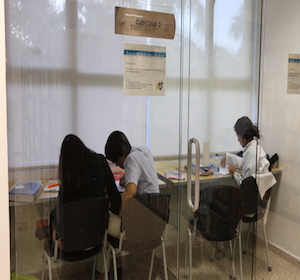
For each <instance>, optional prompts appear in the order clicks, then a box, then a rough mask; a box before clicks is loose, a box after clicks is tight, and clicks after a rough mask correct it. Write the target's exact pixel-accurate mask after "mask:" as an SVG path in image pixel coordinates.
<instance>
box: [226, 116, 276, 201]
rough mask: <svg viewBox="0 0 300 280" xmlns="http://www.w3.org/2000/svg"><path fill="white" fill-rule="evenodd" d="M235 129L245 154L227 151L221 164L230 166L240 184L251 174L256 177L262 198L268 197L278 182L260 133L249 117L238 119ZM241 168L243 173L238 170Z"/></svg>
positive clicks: (230, 170)
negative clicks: (239, 154)
mask: <svg viewBox="0 0 300 280" xmlns="http://www.w3.org/2000/svg"><path fill="white" fill-rule="evenodd" d="M234 130H235V132H236V134H237V137H238V141H239V142H240V144H241V146H242V147H243V148H244V151H243V156H242V157H240V156H238V155H234V154H231V153H226V155H225V156H224V157H223V158H222V159H221V166H222V167H225V166H228V170H229V173H230V174H231V175H232V176H233V177H234V178H235V180H236V182H237V184H238V186H240V185H241V183H242V181H243V180H244V179H245V178H247V177H250V176H253V177H254V178H255V179H256V183H257V186H258V191H259V194H260V197H261V199H264V198H268V197H266V196H267V195H268V193H269V192H268V190H269V189H270V188H271V187H272V186H273V185H274V184H275V183H276V179H275V177H274V175H273V174H272V173H271V172H270V171H269V165H270V163H269V161H268V159H267V158H266V153H265V151H264V150H263V148H262V146H261V144H260V133H259V130H258V128H257V126H256V125H253V123H252V122H251V120H250V119H249V118H248V117H242V118H240V119H238V120H237V122H236V124H235V126H234ZM237 169H240V170H241V173H239V172H237Z"/></svg>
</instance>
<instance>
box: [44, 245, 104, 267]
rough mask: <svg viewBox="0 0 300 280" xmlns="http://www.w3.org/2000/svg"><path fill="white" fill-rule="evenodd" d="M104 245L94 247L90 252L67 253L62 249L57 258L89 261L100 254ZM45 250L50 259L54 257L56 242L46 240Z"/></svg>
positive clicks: (70, 260)
mask: <svg viewBox="0 0 300 280" xmlns="http://www.w3.org/2000/svg"><path fill="white" fill-rule="evenodd" d="M101 248H102V245H99V246H96V247H93V248H91V249H89V250H84V251H76V252H65V251H63V250H61V249H58V254H57V258H58V259H60V260H64V261H69V262H75V261H79V260H85V259H88V258H90V257H92V256H94V255H95V254H97V253H98V252H100V251H101ZM44 250H45V251H46V252H47V254H48V255H49V256H50V257H53V256H54V242H53V241H52V240H46V241H45V243H44Z"/></svg>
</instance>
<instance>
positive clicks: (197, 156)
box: [187, 138, 200, 212]
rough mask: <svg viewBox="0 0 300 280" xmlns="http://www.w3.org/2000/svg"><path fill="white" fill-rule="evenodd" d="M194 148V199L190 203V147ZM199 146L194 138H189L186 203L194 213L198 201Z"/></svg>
mask: <svg viewBox="0 0 300 280" xmlns="http://www.w3.org/2000/svg"><path fill="white" fill-rule="evenodd" d="M193 144H195V147H196V167H195V199H194V203H193V201H192V178H191V177H192V145H193ZM199 175H200V144H199V141H198V140H197V139H196V138H191V139H190V140H189V142H188V158H187V203H188V205H189V207H190V208H191V209H192V210H193V211H194V212H195V211H196V210H197V209H198V207H199V201H200V176H199Z"/></svg>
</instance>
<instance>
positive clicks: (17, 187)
mask: <svg viewBox="0 0 300 280" xmlns="http://www.w3.org/2000/svg"><path fill="white" fill-rule="evenodd" d="M42 186H43V184H42V181H41V180H35V181H18V182H16V183H15V184H14V185H13V187H12V188H11V189H10V191H9V200H10V201H17V202H33V201H35V200H36V198H37V197H38V196H39V194H40V193H41V192H42V190H43V188H42Z"/></svg>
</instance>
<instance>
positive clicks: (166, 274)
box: [162, 241, 168, 280]
mask: <svg viewBox="0 0 300 280" xmlns="http://www.w3.org/2000/svg"><path fill="white" fill-rule="evenodd" d="M162 249H163V259H164V272H165V280H168V267H167V258H166V248H165V243H164V241H163V242H162Z"/></svg>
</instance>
